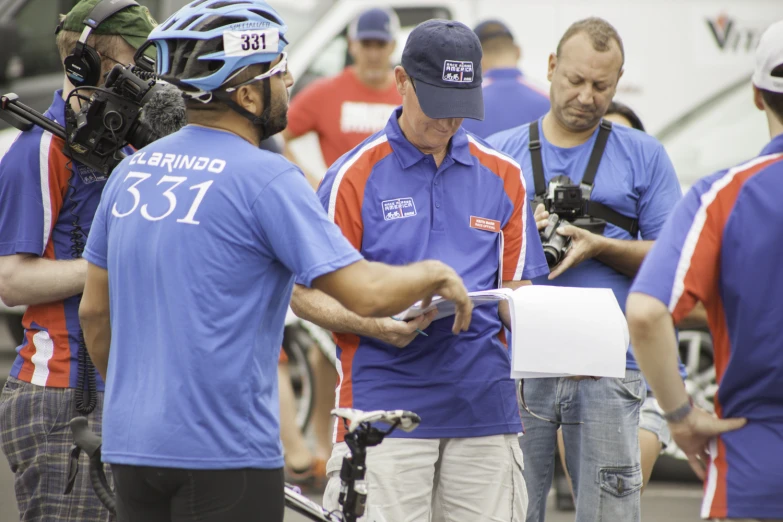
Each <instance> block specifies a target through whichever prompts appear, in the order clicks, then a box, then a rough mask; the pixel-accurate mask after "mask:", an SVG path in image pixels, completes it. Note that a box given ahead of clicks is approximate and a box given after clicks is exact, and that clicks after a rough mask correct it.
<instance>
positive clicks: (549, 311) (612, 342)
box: [511, 286, 629, 379]
mask: <svg viewBox="0 0 783 522" xmlns="http://www.w3.org/2000/svg"><path fill="white" fill-rule="evenodd" d="M511 303H512V309H513V312H512V314H513V315H512V317H513V320H514V325H513V326H514V327H513V330H512V341H513V347H512V365H511V376H512V377H514V378H526V379H530V378H540V377H556V376H571V375H590V376H594V377H624V376H625V354H626V351H627V349H628V341H629V334H628V325H627V323H626V321H625V316H624V315H623V312H622V310H621V309H620V305H619V304H618V303H617V299H615V297H614V293H613V292H612V290H611V289H608V288H568V287H557V286H525V287H522V288H520V289H518V290H517V291H515V292H514V293H513V294H512V296H511Z"/></svg>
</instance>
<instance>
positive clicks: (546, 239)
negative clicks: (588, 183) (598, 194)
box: [534, 176, 606, 268]
mask: <svg viewBox="0 0 783 522" xmlns="http://www.w3.org/2000/svg"><path fill="white" fill-rule="evenodd" d="M589 197H590V187H583V186H580V185H575V184H574V183H573V182H572V181H571V179H570V178H569V177H568V176H557V177H555V178H554V179H552V181H550V182H549V186H548V189H547V193H546V195H545V196H544V197H543V198H540V199H538V198H537V199H536V200H534V204H535V205H536V206H537V205H538V204H539V203H543V204H544V208H546V211H547V212H549V223H547V226H546V228H544V229H542V230H541V232H540V236H541V245H542V246H543V247H544V255H545V256H546V262H547V264H548V265H549V268H554V267H555V266H557V265H558V264H559V263H560V262H561V261H562V260H563V257H564V256H565V254H566V252H568V249H569V248H570V247H571V238H570V237H567V236H561V235H560V234H558V233H557V229H558V227H560V226H561V225H563V224H571V225H574V226H577V227H579V228H583V229H585V230H588V231H590V232H593V233H595V234H603V232H604V228H605V227H606V221H604V220H603V219H596V218H593V217H590V216H588V215H587V212H586V210H587V202H588V201H589Z"/></svg>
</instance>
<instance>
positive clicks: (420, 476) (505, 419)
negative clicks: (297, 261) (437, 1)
mask: <svg viewBox="0 0 783 522" xmlns="http://www.w3.org/2000/svg"><path fill="white" fill-rule="evenodd" d="M480 64H481V44H480V43H479V41H478V38H477V37H476V35H475V34H474V33H473V32H472V31H471V30H470V28H468V27H466V26H465V25H463V24H461V23H459V22H452V21H445V20H429V21H427V22H424V23H422V24H420V25H419V26H417V27H416V28H415V29H414V30H413V32H412V33H411V35H410V37H409V38H408V41H407V43H406V45H405V49H404V50H403V54H402V65H401V66H399V67H396V68H395V71H394V74H395V81H396V85H397V89H398V91H399V92H400V95H401V96H402V99H403V103H402V107H399V108H397V109H396V110H395V111H394V112H393V114H392V115H391V118H389V120H388V122H387V124H386V127H385V128H384V129H383V130H381V131H380V132H378V133H376V134H374V135H372V136H370V137H369V138H368V139H367V140H365V141H364V142H363V143H361V144H360V145H359V146H358V147H357V148H355V149H354V150H352V151H350V152H349V153H347V154H346V155H344V156H343V157H342V158H341V159H340V160H339V161H337V163H335V164H334V165H333V166H332V167H331V168H330V169H329V171H328V172H327V174H326V177H325V178H324V181H323V183H322V184H321V186H320V188H319V190H318V195H319V197H320V199H321V204H322V205H323V206H324V208H325V209H327V211H328V213H329V217H330V218H331V219H332V220H333V221H334V222H335V223H336V224H337V225H338V226H339V227H340V228H341V230H342V232H343V234H344V235H345V237H347V238H348V240H349V241H350V242H351V243H352V244H353V245H354V246H355V247H356V248H357V249H359V251H360V252H361V253H362V254H363V255H364V256H365V257H366V258H367V259H370V260H375V261H384V262H387V263H390V264H394V265H407V264H408V263H412V262H415V261H417V260H419V259H424V258H427V257H433V258H437V259H440V260H441V261H443V262H445V263H447V264H448V265H450V266H451V267H452V268H454V269H455V270H456V271H457V273H458V274H460V276H462V278H463V280H464V281H465V285H466V287H468V289H469V290H488V289H492V288H498V287H499V286H501V285H502V286H505V287H509V288H516V287H519V286H521V285H523V284H525V280H528V279H530V278H532V277H535V276H537V275H541V274H544V273H546V272H547V265H546V261H545V259H544V255H543V250H542V247H541V243H540V240H539V238H538V233H537V231H536V229H535V223H534V221H533V215H532V210H531V209H530V205H529V204H528V199H527V193H526V186H525V182H524V177H523V176H522V173H521V171H520V167H519V165H518V164H517V163H516V162H515V161H514V160H512V159H511V158H509V157H508V156H505V155H504V154H501V153H499V152H497V151H495V150H494V149H492V148H491V147H490V146H489V145H487V144H486V143H485V142H484V141H483V140H481V139H480V138H476V137H474V136H472V135H471V134H470V133H468V132H466V131H465V130H463V129H462V127H461V124H462V121H463V118H473V119H481V118H482V117H483V115H484V104H483V100H482V90H481V65H480ZM389 291H391V289H389ZM291 307H292V309H293V310H294V312H295V313H296V314H297V315H299V316H300V317H303V318H304V319H307V320H310V321H313V322H314V323H316V324H318V325H320V326H322V327H324V328H326V329H328V330H332V331H333V332H337V334H336V339H337V347H338V372H339V374H340V382H339V384H338V389H337V397H338V404H339V406H341V407H356V408H361V409H369V410H373V409H390V408H391V409H398V408H399V409H409V410H412V411H416V412H417V413H419V414H420V415H421V418H422V423H421V425H420V427H419V428H417V430H416V433H415V435H414V436H410V435H408V434H405V433H400V434H399V435H398V434H397V433H396V432H395V433H394V434H393V435H392V437H391V438H387V439H386V440H384V443H383V444H382V445H381V446H378V447H375V448H371V449H370V450H369V451H368V460H367V463H368V475H367V477H368V478H367V481H368V485H369V496H368V507H367V519H368V520H389V521H391V520H394V521H417V520H428V519H429V518H430V516H432V520H442V519H443V517H444V516H445V514H446V513H448V519H449V520H453V521H464V522H468V521H471V522H472V521H475V520H489V519H492V520H506V521H514V522H518V521H522V520H524V519H525V511H526V509H527V499H526V496H525V489H524V486H523V484H524V480H523V478H522V455H521V451H520V448H519V444H518V442H517V434H518V433H519V432H520V431H521V429H522V425H521V422H520V417H519V413H518V409H517V401H516V393H515V389H514V381H513V380H512V379H510V378H509V376H510V374H511V366H510V358H509V353H508V350H507V347H506V345H505V342H504V340H503V326H504V324H506V325H508V315H507V314H508V311H507V309H504V308H500V309H499V307H498V306H497V305H488V306H481V307H477V308H476V309H475V310H474V313H473V321H472V322H471V327H470V330H469V331H468V332H466V333H465V334H463V335H460V336H457V337H454V336H452V335H450V334H449V333H448V332H449V330H448V323H449V320H448V319H447V318H446V319H441V320H437V321H433V319H434V316H433V315H428V316H420V317H419V318H417V319H415V320H413V321H410V322H408V323H406V322H402V321H394V320H392V319H381V320H365V319H362V318H359V317H357V316H356V315H354V314H351V313H349V312H348V311H346V310H345V309H344V308H342V307H340V306H338V305H337V303H335V302H334V301H333V300H330V299H327V298H326V297H325V296H324V295H323V294H320V293H318V292H317V291H314V290H308V289H307V288H304V287H302V286H298V285H297V287H295V292H294V297H293V300H292V302H291ZM433 313H434V312H433ZM501 318H502V319H501ZM417 330H420V331H422V332H424V335H422V334H419V333H418V332H417ZM335 435H336V438H335V442H336V444H335V446H334V448H333V450H332V456H331V458H330V459H329V461H328V463H327V472H328V474H329V482H328V483H327V486H326V492H325V494H324V505H325V506H326V507H327V508H330V509H334V508H336V507H337V505H338V504H337V498H338V494H339V489H340V477H339V472H340V463H341V461H342V457H343V456H344V455H345V454H346V453H347V451H348V449H347V447H346V444H345V442H343V436H344V430H343V429H342V426H339V427H338V429H337V430H336V434H335ZM401 498H402V499H405V501H404V502H400V499H401Z"/></svg>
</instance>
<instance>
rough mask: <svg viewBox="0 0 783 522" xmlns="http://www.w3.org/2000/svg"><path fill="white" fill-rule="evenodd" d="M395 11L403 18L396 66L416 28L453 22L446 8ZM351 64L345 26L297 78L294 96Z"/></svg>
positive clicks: (395, 58)
mask: <svg viewBox="0 0 783 522" xmlns="http://www.w3.org/2000/svg"><path fill="white" fill-rule="evenodd" d="M395 11H396V12H397V16H398V17H399V18H400V35H399V40H398V41H397V47H396V49H395V51H394V55H393V56H392V60H393V62H394V63H395V64H398V63H400V59H401V58H402V50H403V48H404V47H405V42H406V41H407V40H408V35H409V34H410V33H411V31H412V30H413V28H414V27H416V26H417V25H419V24H420V23H421V22H424V21H425V20H429V19H431V18H442V19H449V20H450V19H451V18H452V16H451V12H450V11H449V10H448V9H447V8H445V7H399V8H395ZM351 63H352V60H351V56H350V55H349V54H348V27H347V26H346V27H345V28H344V29H343V31H342V32H341V33H340V34H339V35H337V36H336V37H335V38H334V40H332V41H331V42H329V44H327V45H326V47H324V49H323V51H322V52H321V54H319V55H318V56H317V57H316V58H315V59H314V60H313V62H312V64H311V65H310V67H309V68H308V69H307V71H306V72H305V73H304V74H303V75H302V77H301V78H297V80H296V83H295V84H294V88H293V90H292V95H296V93H297V92H299V91H300V90H302V88H304V87H305V86H307V85H308V84H309V83H311V82H312V81H313V80H316V79H318V78H324V77H328V76H334V75H336V74H337V73H339V72H340V71H342V70H343V69H344V68H345V67H346V66H348V65H351Z"/></svg>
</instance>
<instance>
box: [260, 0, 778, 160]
mask: <svg viewBox="0 0 783 522" xmlns="http://www.w3.org/2000/svg"><path fill="white" fill-rule="evenodd" d="M270 3H271V4H272V5H273V6H275V8H277V9H279V10H280V12H281V14H282V15H283V17H284V18H285V19H286V20H288V21H289V25H290V26H291V32H290V33H289V36H290V41H291V42H292V44H291V46H290V48H289V58H290V65H289V67H290V68H291V70H292V72H293V73H294V77H295V79H296V82H297V83H296V84H295V85H294V91H293V94H294V96H295V95H296V93H297V92H298V91H299V90H300V89H301V88H302V87H303V86H304V85H306V84H308V83H309V82H311V81H312V80H313V79H315V78H319V77H322V76H329V75H333V74H337V73H338V72H339V71H340V70H342V68H343V67H345V66H346V65H347V64H349V61H350V58H349V56H348V53H347V37H346V35H347V27H348V25H349V24H350V22H351V21H352V20H353V19H354V18H355V17H356V16H357V15H358V14H359V13H361V12H362V11H363V10H364V9H367V8H369V7H376V6H379V5H385V6H390V7H392V8H394V10H395V11H396V12H397V14H398V15H399V17H400V23H401V26H402V34H401V38H400V41H399V42H398V47H397V53H396V56H395V59H396V61H397V62H399V57H400V55H401V53H402V48H403V46H404V43H405V39H406V38H407V35H408V34H409V33H410V31H411V30H412V29H413V27H415V26H416V25H417V24H419V23H421V22H423V21H424V20H427V19H430V18H448V19H454V20H459V21H461V22H463V23H465V24H467V25H468V26H470V27H474V26H475V25H476V24H477V23H478V22H480V21H482V20H484V19H488V18H494V19H499V20H501V21H503V22H504V23H506V24H507V25H508V26H509V28H510V29H511V31H512V32H513V33H514V36H515V38H516V40H517V42H518V43H519V45H520V46H521V47H522V55H523V56H522V61H521V64H520V65H521V68H522V70H523V71H524V72H525V74H526V75H527V76H528V78H530V79H531V80H532V81H533V82H534V83H538V84H541V85H542V86H544V88H546V89H548V87H546V86H547V85H548V83H547V82H546V70H547V59H548V56H549V53H551V52H553V51H554V50H555V48H556V46H557V42H558V40H559V39H560V37H561V36H562V34H563V33H564V32H565V30H566V28H567V27H568V26H569V25H570V24H571V23H572V22H574V21H576V20H579V19H581V18H585V17H588V16H600V17H603V18H605V19H607V20H608V21H609V22H610V23H612V24H613V25H614V26H615V27H616V28H617V30H618V32H619V33H620V36H621V37H622V39H623V43H624V46H625V54H626V60H625V74H624V75H623V78H622V79H621V80H620V85H619V88H618V93H617V97H616V99H617V100H618V101H622V102H624V103H626V104H628V105H629V106H631V107H633V109H634V110H635V111H637V112H638V113H639V115H640V117H641V118H642V120H643V121H644V123H645V126H646V127H647V128H648V130H649V131H650V132H651V133H653V134H654V133H656V131H658V130H661V129H663V128H664V127H665V126H666V125H667V124H669V123H671V122H672V121H674V120H676V119H677V118H678V117H680V116H682V115H683V114H685V113H686V112H688V111H690V110H691V109H692V108H694V107H696V106H698V105H699V104H701V103H703V102H704V101H705V100H707V99H710V98H712V97H714V96H715V95H716V94H717V93H720V92H722V91H723V90H725V89H726V88H727V87H729V86H732V85H735V84H736V83H737V82H739V81H742V80H745V79H747V78H749V76H750V73H751V72H752V70H753V51H754V50H755V47H756V44H757V42H758V39H759V37H760V36H761V33H762V32H763V31H764V29H765V28H766V27H767V26H768V25H769V24H770V23H772V22H774V21H776V20H780V19H783V1H780V0H722V1H721V0H716V1H709V2H708V1H701V0H655V1H654V0H630V1H629V0H595V1H592V0H549V1H546V2H544V1H541V0H435V1H433V0H386V1H384V2H379V1H378V0H338V1H336V2H334V3H332V4H328V3H327V4H324V3H323V2H317V1H310V2H307V1H300V2H297V3H290V2H283V1H282V0H270ZM748 96H750V95H748ZM762 145H763V143H761V144H760V145H759V147H761V146H762ZM293 149H294V151H295V152H296V153H297V157H298V158H301V161H302V162H303V163H306V164H305V165H304V166H305V167H306V168H309V169H310V170H311V171H312V172H314V173H317V172H320V173H323V172H324V170H325V166H324V165H323V160H322V159H321V156H320V154H319V153H318V150H319V149H318V144H317V140H315V139H314V137H312V136H305V137H303V138H301V139H300V140H298V143H296V142H295V143H293ZM754 153H755V152H754Z"/></svg>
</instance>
